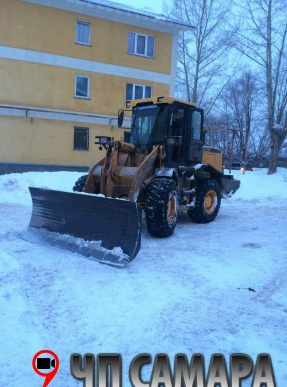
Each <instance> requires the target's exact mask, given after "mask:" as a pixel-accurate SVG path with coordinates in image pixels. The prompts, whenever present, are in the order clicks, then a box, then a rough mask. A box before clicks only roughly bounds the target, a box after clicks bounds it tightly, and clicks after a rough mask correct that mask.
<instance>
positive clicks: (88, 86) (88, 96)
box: [74, 74, 90, 99]
mask: <svg viewBox="0 0 287 387" xmlns="http://www.w3.org/2000/svg"><path fill="white" fill-rule="evenodd" d="M78 78H85V79H87V80H88V83H87V96H83V95H77V79H78ZM74 97H75V98H80V99H90V77H88V76H87V75H81V74H76V75H75V90H74Z"/></svg>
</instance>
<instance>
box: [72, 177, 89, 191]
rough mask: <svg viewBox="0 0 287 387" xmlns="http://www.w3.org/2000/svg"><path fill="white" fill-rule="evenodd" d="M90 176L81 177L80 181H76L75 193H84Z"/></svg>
mask: <svg viewBox="0 0 287 387" xmlns="http://www.w3.org/2000/svg"><path fill="white" fill-rule="evenodd" d="M88 176H89V175H83V176H81V177H79V179H78V180H77V181H76V183H75V185H74V187H73V191H74V192H82V191H83V189H84V188H85V185H86V181H87V179H88Z"/></svg>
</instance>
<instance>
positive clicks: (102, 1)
mask: <svg viewBox="0 0 287 387" xmlns="http://www.w3.org/2000/svg"><path fill="white" fill-rule="evenodd" d="M70 1H71V0H70ZM80 1H82V2H84V3H90V4H94V5H96V6H98V7H102V8H106V9H110V10H114V11H117V12H123V13H128V14H130V15H134V16H137V17H143V18H147V19H150V20H154V21H158V22H166V23H171V24H173V25H175V26H177V27H178V28H179V29H184V30H185V29H190V28H191V27H190V25H189V24H187V23H185V22H183V21H181V20H179V19H175V18H172V17H169V16H166V15H163V14H158V13H154V12H151V11H148V10H145V9H138V8H135V7H132V6H129V5H126V4H121V3H118V2H114V1H108V0H80Z"/></svg>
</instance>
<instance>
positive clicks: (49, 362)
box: [32, 349, 60, 387]
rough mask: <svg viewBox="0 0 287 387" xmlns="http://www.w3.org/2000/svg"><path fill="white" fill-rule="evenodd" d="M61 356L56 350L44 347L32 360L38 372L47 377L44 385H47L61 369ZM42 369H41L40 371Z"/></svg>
mask: <svg viewBox="0 0 287 387" xmlns="http://www.w3.org/2000/svg"><path fill="white" fill-rule="evenodd" d="M59 365H60V362H59V358H58V356H57V355H56V354H55V352H53V351H50V350H49V349H43V350H42V351H39V352H37V353H36V354H35V355H34V357H33V360H32V366H33V369H34V371H35V372H36V374H38V375H40V376H42V377H43V378H45V381H44V384H43V387H47V386H48V384H49V383H50V382H51V380H52V379H53V378H54V376H55V375H56V373H57V372H58V369H59ZM40 370H41V371H40Z"/></svg>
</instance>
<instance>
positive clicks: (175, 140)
mask: <svg viewBox="0 0 287 387" xmlns="http://www.w3.org/2000/svg"><path fill="white" fill-rule="evenodd" d="M203 137H204V136H203V110H202V109H198V108H195V107H194V106H191V105H187V104H182V103H179V102H174V103H173V104H172V105H171V116H170V125H169V134H168V137H167V151H168V164H169V166H173V167H175V166H179V165H189V164H194V163H200V162H201V159H202V150H203V143H204V138H203Z"/></svg>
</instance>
